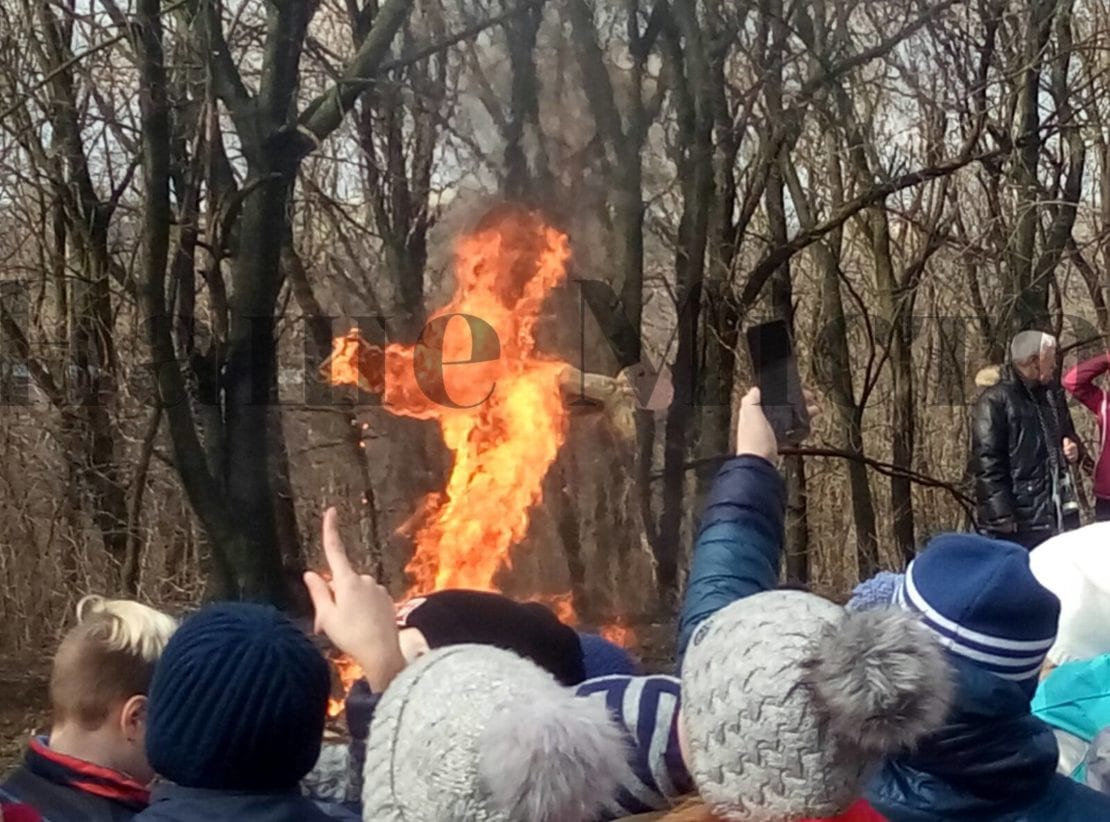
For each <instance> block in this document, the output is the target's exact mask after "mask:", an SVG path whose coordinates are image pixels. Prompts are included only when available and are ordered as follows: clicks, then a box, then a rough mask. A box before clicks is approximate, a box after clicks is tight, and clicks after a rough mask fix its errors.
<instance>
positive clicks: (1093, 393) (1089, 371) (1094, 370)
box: [1063, 354, 1110, 500]
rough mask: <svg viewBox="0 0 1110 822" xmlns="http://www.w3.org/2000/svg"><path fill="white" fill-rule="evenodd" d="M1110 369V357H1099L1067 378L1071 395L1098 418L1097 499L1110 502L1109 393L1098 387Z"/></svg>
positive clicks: (1085, 362) (1074, 370)
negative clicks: (1107, 442)
mask: <svg viewBox="0 0 1110 822" xmlns="http://www.w3.org/2000/svg"><path fill="white" fill-rule="evenodd" d="M1108 370H1110V354H1099V355H1098V356H1097V357H1092V358H1091V359H1089V360H1084V361H1083V362H1081V363H1079V365H1077V366H1075V367H1074V368H1072V369H1071V370H1070V371H1069V372H1068V373H1067V374H1065V375H1064V379H1063V383H1064V388H1066V389H1067V391H1068V393H1069V394H1071V395H1072V396H1073V397H1075V398H1076V399H1077V400H1079V401H1080V402H1081V403H1083V404H1084V405H1085V406H1087V407H1088V408H1090V409H1091V411H1093V412H1094V414H1095V417H1097V418H1098V431H1099V448H1098V462H1097V463H1096V464H1095V496H1096V497H1098V498H1099V499H1107V500H1110V453H1108V452H1107V448H1106V428H1107V426H1106V423H1107V419H1108V416H1110V414H1108V411H1110V392H1107V391H1105V390H1103V389H1101V388H1099V387H1098V386H1097V385H1095V380H1096V379H1098V378H1099V377H1100V376H1102V374H1104V373H1106V371H1108Z"/></svg>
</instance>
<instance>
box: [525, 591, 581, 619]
mask: <svg viewBox="0 0 1110 822" xmlns="http://www.w3.org/2000/svg"><path fill="white" fill-rule="evenodd" d="M535 601H536V602H542V603H543V604H544V605H546V606H547V607H548V608H550V609H551V610H552V611H554V612H555V616H557V617H558V618H559V621H560V622H562V623H564V624H566V625H577V624H578V613H577V612H576V611H575V610H574V595H573V594H569V593H567V594H555V595H554V596H545V597H538V598H537V599H536V600H535Z"/></svg>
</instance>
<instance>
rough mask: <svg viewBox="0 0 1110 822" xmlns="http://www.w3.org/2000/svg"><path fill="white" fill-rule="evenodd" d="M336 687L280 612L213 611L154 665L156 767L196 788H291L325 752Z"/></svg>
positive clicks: (149, 742) (188, 627)
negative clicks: (328, 714)
mask: <svg viewBox="0 0 1110 822" xmlns="http://www.w3.org/2000/svg"><path fill="white" fill-rule="evenodd" d="M330 689H331V676H330V672H329V670H328V665H327V662H325V661H324V658H323V657H322V656H321V655H320V652H319V651H317V650H316V648H315V647H314V646H313V644H312V642H311V641H310V640H309V639H308V637H307V636H305V635H304V633H302V632H301V631H300V630H299V629H298V628H297V627H296V626H295V625H294V624H293V623H292V622H290V621H289V619H288V618H287V617H285V616H284V615H282V614H281V613H280V612H279V611H278V610H276V609H275V608H270V607H268V606H263V605H248V604H243V603H218V604H215V605H209V606H207V607H205V608H202V609H201V610H200V611H198V612H197V613H196V614H195V615H193V616H192V617H190V618H189V619H187V620H186V621H185V622H184V624H182V626H181V627H180V628H178V630H177V632H176V633H175V634H174V635H173V637H172V638H171V639H170V641H169V643H168V644H167V645H166V650H165V652H164V653H163V654H162V658H161V659H160V660H159V662H158V666H157V668H156V669H155V672H154V680H153V682H152V683H151V687H150V705H149V721H148V724H147V732H146V751H147V757H148V758H149V760H150V765H151V767H152V768H154V770H155V772H157V773H158V774H160V775H161V776H163V777H165V778H166V779H169V780H171V781H173V782H176V783H177V784H178V785H183V786H185V787H189V788H207V789H210V790H229V791H271V792H277V791H287V790H291V789H293V788H295V787H296V785H297V783H298V782H299V781H300V780H301V779H302V778H303V777H304V775H305V774H307V773H308V772H309V771H310V770H311V769H312V766H313V765H315V764H316V760H317V758H318V757H319V755H320V743H321V741H322V737H323V732H324V716H325V714H326V711H327V702H328V694H329V692H330Z"/></svg>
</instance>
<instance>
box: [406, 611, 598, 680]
mask: <svg viewBox="0 0 1110 822" xmlns="http://www.w3.org/2000/svg"><path fill="white" fill-rule="evenodd" d="M397 619H398V623H399V624H400V625H401V627H402V628H417V629H419V630H420V633H422V634H423V635H424V639H425V640H427V642H428V646H429V647H431V648H443V647H445V646H447V645H461V644H464V643H477V644H479V645H493V646H494V647H497V648H504V649H505V650H507V651H513V652H514V653H516V654H518V655H520V656H522V657H524V658H525V659H530V660H532V661H533V662H535V663H536V664H537V665H539V666H540V667H541V668H544V669H545V670H547V671H549V672H550V673H552V674H553V675H554V676H555V678H556V679H557V680H559V681H560V682H561V683H563V684H564V685H577V684H578V683H579V682H581V681H582V680H584V679H585V678H586V670H585V666H584V665H583V662H582V646H581V645H580V644H579V641H578V634H577V633H576V632H575V631H574V629H573V628H571V627H569V626H567V625H564V624H563V623H562V622H560V621H559V618H558V617H556V616H555V614H554V613H552V612H551V609H549V608H547V607H545V606H544V605H541V604H540V603H538V602H516V601H515V600H512V599H509V598H508V597H507V596H504V595H502V594H493V593H488V592H485V591H462V590H452V591H436V592H435V593H431V594H427V595H426V596H423V597H418V598H417V599H413V600H410V601H409V602H407V603H405V604H403V605H402V606H401V608H400V610H399V611H398V618H397Z"/></svg>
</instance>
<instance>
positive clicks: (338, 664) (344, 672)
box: [328, 654, 362, 719]
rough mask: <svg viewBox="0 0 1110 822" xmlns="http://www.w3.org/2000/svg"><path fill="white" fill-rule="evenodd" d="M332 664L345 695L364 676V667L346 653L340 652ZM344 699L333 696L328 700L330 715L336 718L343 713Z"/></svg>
mask: <svg viewBox="0 0 1110 822" xmlns="http://www.w3.org/2000/svg"><path fill="white" fill-rule="evenodd" d="M331 662H332V666H333V667H334V668H335V672H336V674H338V676H339V684H340V685H341V686H342V687H343V695H344V697H346V695H347V694H348V693H349V692H350V690H351V686H352V685H354V684H355V682H356V681H357V680H359V679H361V678H362V668H360V667H359V665H358V663H357V662H355V661H354V660H353V659H351V658H350V657H349V656H347V655H346V654H339V655H338V656H336V657H334V658H333V659H332V661H331ZM344 701H345V700H344V699H336V698H334V697H333V698H331V699H329V700H328V717H329V718H332V719H334V718H335V717H337V716H339V715H340V714H341V713H343V705H344Z"/></svg>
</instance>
